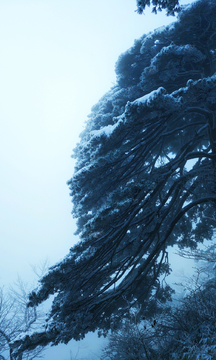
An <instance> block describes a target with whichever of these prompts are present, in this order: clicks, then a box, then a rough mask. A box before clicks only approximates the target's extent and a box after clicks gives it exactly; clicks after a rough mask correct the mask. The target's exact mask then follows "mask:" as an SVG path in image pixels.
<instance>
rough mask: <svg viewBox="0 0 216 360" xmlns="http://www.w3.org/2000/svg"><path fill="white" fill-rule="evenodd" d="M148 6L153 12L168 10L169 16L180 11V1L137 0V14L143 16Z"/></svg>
mask: <svg viewBox="0 0 216 360" xmlns="http://www.w3.org/2000/svg"><path fill="white" fill-rule="evenodd" d="M146 6H152V12H154V13H155V14H157V11H162V10H163V9H166V11H167V14H168V15H174V14H175V13H178V12H179V11H180V5H179V0H137V12H138V13H139V14H142V13H143V11H144V10H145V8H146Z"/></svg>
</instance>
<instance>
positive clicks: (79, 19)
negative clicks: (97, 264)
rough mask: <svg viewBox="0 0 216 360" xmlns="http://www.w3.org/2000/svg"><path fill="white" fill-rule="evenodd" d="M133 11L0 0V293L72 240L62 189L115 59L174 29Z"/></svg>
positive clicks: (131, 6)
mask: <svg viewBox="0 0 216 360" xmlns="http://www.w3.org/2000/svg"><path fill="white" fill-rule="evenodd" d="M188 2H190V1H182V2H181V3H188ZM135 9H136V1H135V0H106V1H105V0H82V1H78V0H23V1H22V0H1V1H0V49H1V51H0V52H1V56H0V124H1V131H0V167H1V176H0V201H1V209H0V217H1V221H0V234H1V251H0V285H3V284H5V285H7V284H8V283H9V282H13V281H14V280H16V277H17V274H19V275H20V276H21V278H23V280H26V281H31V279H32V278H33V274H32V272H31V267H30V265H29V264H32V265H37V264H38V263H40V262H41V261H43V260H44V259H45V258H47V257H48V258H49V261H50V265H52V264H54V263H55V262H57V261H59V260H61V259H62V258H63V257H64V255H66V254H67V253H68V250H69V248H70V247H71V246H72V245H73V244H74V243H75V242H76V241H77V239H76V237H75V236H74V235H73V233H74V231H75V229H76V226H75V222H74V220H73V218H72V215H71V210H72V204H71V200H70V197H69V189H68V187H67V185H66V182H67V180H68V179H69V178H71V176H72V174H73V166H74V162H73V160H72V159H71V158H70V156H71V154H72V149H73V148H74V147H75V145H76V143H77V142H78V139H79V138H78V135H79V133H80V132H81V131H82V128H83V126H84V122H85V120H86V119H87V115H88V114H89V113H90V110H91V107H92V106H93V105H94V104H95V103H96V102H97V101H98V100H99V98H100V97H101V96H102V95H103V94H104V93H105V92H106V91H108V90H109V88H110V87H111V86H112V85H113V83H114V82H115V73H114V65H115V62H116V60H117V58H118V56H119V55H120V53H122V52H124V51H126V50H127V49H128V48H129V47H131V46H132V45H133V42H134V39H135V38H139V37H140V36H142V35H143V34H144V33H147V32H149V31H150V30H153V29H154V28H157V27H159V26H162V25H166V24H168V23H170V22H172V21H174V18H170V17H169V18H168V17H167V16H166V15H165V13H162V14H158V15H157V16H155V15H153V14H151V13H150V11H149V10H147V11H146V12H145V16H144V15H142V16H140V15H138V14H137V13H136V12H135ZM68 354H69V352H68ZM52 359H53V360H54V355H52ZM67 359H68V360H69V355H68V358H67V357H65V360H67ZM61 360H64V358H63V357H62V358H61Z"/></svg>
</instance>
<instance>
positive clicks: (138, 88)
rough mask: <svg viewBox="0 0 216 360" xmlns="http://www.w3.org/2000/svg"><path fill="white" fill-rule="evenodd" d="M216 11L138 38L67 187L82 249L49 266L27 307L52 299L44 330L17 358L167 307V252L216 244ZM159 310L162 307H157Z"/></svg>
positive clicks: (22, 343)
mask: <svg viewBox="0 0 216 360" xmlns="http://www.w3.org/2000/svg"><path fill="white" fill-rule="evenodd" d="M215 49H216V4H215V1H212V0H198V1H196V2H195V3H194V4H192V5H191V6H188V7H186V8H185V9H184V10H182V11H181V12H180V14H179V16H178V21H177V22H175V23H173V24H172V25H170V26H167V27H163V28H160V29H157V30H155V31H154V32H151V33H149V34H147V35H144V36H143V37H141V39H139V40H136V41H135V43H134V46H133V47H132V48H131V49H129V50H128V51H127V52H126V53H125V54H122V55H121V56H120V57H119V59H118V61H117V63H116V74H117V83H116V85H115V86H113V87H112V88H111V90H110V91H109V92H108V93H107V94H105V95H104V97H103V98H102V99H100V101H99V102H98V104H96V105H95V106H94V107H93V108H92V113H91V114H90V116H89V119H88V121H87V123H86V128H85V130H84V131H83V133H82V134H81V140H80V143H79V144H78V145H77V147H76V149H75V151H74V157H75V158H76V161H77V162H76V167H75V173H74V176H73V178H72V179H71V180H70V181H69V182H68V184H69V186H70V189H71V196H72V201H73V205H74V207H73V215H74V217H75V218H77V234H79V236H80V242H78V243H77V244H76V245H75V246H74V247H73V248H72V249H71V250H70V252H69V254H68V255H67V256H66V257H65V259H64V260H63V261H61V262H60V263H59V264H56V265H55V266H53V267H52V268H50V270H49V272H48V274H47V275H46V276H44V277H43V278H42V280H41V284H40V287H39V288H38V290H37V291H35V292H32V293H31V295H30V302H29V306H35V305H38V304H39V303H41V302H43V301H45V300H46V299H47V298H48V297H49V296H50V295H51V294H54V295H55V298H54V300H53V304H52V308H51V311H50V313H49V315H48V318H47V324H46V326H45V328H44V331H42V332H40V333H34V334H33V335H28V336H26V337H23V338H22V339H21V340H18V341H17V342H15V343H14V344H13V346H14V352H15V353H16V352H17V353H19V352H20V351H22V350H24V349H25V348H28V347H31V348H32V347H35V346H37V345H39V344H40V345H41V344H43V345H44V344H48V343H52V344H58V343H59V342H64V343H67V342H68V341H69V340H70V339H72V338H74V339H76V340H78V339H81V338H83V337H84V336H85V334H86V333H87V332H89V331H95V330H96V329H99V332H100V333H101V334H106V333H107V331H108V330H109V329H110V328H111V329H115V328H117V327H118V324H119V323H120V322H121V320H122V318H123V317H125V316H127V315H128V314H129V312H130V308H131V307H134V306H138V305H139V306H140V308H141V310H140V316H143V314H145V315H146V314H151V315H152V314H154V313H155V312H157V311H158V310H159V309H160V303H163V302H165V300H166V299H170V296H171V292H172V291H171V289H170V288H169V287H168V286H167V285H165V286H163V281H162V280H161V279H162V278H163V277H164V276H165V275H167V274H168V273H169V272H170V267H169V261H168V252H167V247H168V246H173V245H174V244H177V245H178V246H179V248H184V247H190V248H196V246H197V243H198V242H202V241H203V240H204V239H211V238H212V236H213V229H214V225H215V223H214V221H213V220H211V219H213V218H214V216H215V211H216V208H215V203H216V183H215V179H216V169H215V161H216V120H215V110H216V100H215V99H216V75H215V66H216V50H215ZM158 304H159V305H158Z"/></svg>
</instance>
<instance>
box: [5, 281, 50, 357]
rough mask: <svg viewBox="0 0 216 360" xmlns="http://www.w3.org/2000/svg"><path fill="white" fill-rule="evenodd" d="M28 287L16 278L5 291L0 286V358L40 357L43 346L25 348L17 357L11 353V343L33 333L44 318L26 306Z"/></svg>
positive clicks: (34, 309)
mask: <svg viewBox="0 0 216 360" xmlns="http://www.w3.org/2000/svg"><path fill="white" fill-rule="evenodd" d="M29 291H30V289H29V287H28V285H27V284H24V282H23V281H22V280H21V279H20V278H18V280H17V282H16V283H15V284H14V287H10V288H9V289H8V290H7V291H6V290H5V289H3V288H0V359H1V360H6V359H10V360H33V359H35V358H37V359H39V358H41V354H42V351H43V350H44V347H43V346H38V347H37V349H34V350H32V351H31V350H30V349H29V350H30V351H29V350H27V351H25V352H24V353H22V354H20V355H19V356H18V358H17V357H16V356H15V355H13V354H12V344H13V342H14V341H16V340H17V339H22V338H23V334H24V333H25V336H26V333H29V334H30V333H33V332H35V331H36V329H38V328H39V327H40V324H41V320H42V319H43V318H44V316H43V315H42V313H40V312H38V311H37V310H36V307H34V308H28V307H27V303H28V294H29Z"/></svg>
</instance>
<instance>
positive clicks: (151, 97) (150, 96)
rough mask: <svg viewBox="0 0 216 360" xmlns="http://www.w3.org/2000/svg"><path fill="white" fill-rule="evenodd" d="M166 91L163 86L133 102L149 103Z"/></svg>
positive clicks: (136, 103)
mask: <svg viewBox="0 0 216 360" xmlns="http://www.w3.org/2000/svg"><path fill="white" fill-rule="evenodd" d="M165 93H166V90H165V89H164V88H163V87H159V88H158V89H157V90H153V91H151V92H150V93H149V94H146V95H144V96H142V97H140V98H138V99H136V100H134V101H133V102H132V103H131V104H135V105H139V104H140V103H141V104H146V105H148V104H149V103H150V102H151V101H152V100H154V99H155V98H156V97H157V96H158V95H161V94H165Z"/></svg>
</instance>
